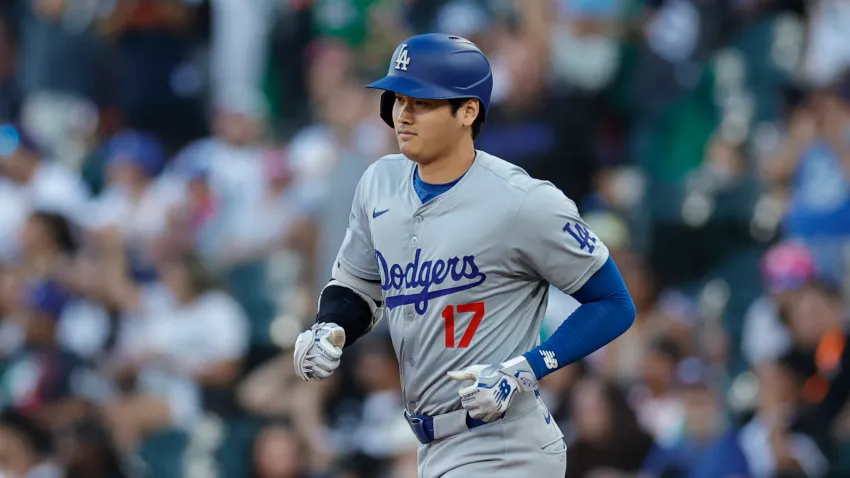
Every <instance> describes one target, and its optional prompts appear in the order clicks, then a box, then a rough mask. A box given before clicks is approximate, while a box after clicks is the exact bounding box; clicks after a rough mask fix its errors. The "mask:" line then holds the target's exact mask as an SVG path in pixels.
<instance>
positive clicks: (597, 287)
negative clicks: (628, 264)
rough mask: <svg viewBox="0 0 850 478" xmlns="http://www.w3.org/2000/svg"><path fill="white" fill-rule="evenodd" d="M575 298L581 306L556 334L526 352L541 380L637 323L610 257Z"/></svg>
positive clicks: (632, 305)
mask: <svg viewBox="0 0 850 478" xmlns="http://www.w3.org/2000/svg"><path fill="white" fill-rule="evenodd" d="M572 297H573V298H574V299H576V300H577V301H579V302H580V303H581V305H580V306H579V307H578V308H577V309H576V310H575V312H573V313H572V314H571V315H570V316H569V317H568V318H567V320H565V321H564V322H563V323H562V324H561V326H560V327H558V329H557V330H556V331H555V332H554V333H553V334H552V336H550V337H549V338H548V339H547V340H546V341H545V342H543V343H542V344H540V345H539V346H538V347H536V348H534V349H533V350H531V351H529V352H527V353H526V354H525V355H524V357H525V358H526V359H527V360H528V363H529V364H530V365H531V368H532V369H533V370H534V375H535V376H536V377H537V379H538V380H539V379H541V378H543V377H545V376H546V375H548V374H550V373H552V372H554V371H555V370H558V369H560V368H561V367H565V366H567V365H569V364H571V363H573V362H575V361H577V360H580V359H581V358H583V357H585V356H587V355H589V354H591V353H593V352H595V351H596V350H597V349H599V348H601V347H603V346H605V345H606V344H608V343H609V342H611V341H613V340H614V339H616V338H617V337H619V336H620V335H622V334H623V333H624V332H625V331H626V330H628V329H629V327H631V326H632V324H633V323H634V320H635V314H636V311H635V305H634V302H632V298H631V296H630V295H629V291H628V290H627V289H626V284H625V282H623V277H622V276H621V275H620V271H619V270H618V269H617V266H616V265H615V264H614V261H613V260H611V258H610V257H609V258H608V260H607V261H606V262H605V264H604V265H603V266H602V267H601V268H600V269H599V270H598V271H596V273H595V274H593V276H591V277H590V279H588V280H587V282H586V283H585V284H584V286H582V287H581V288H580V289H579V290H577V291H576V292H575V293H573V294H572Z"/></svg>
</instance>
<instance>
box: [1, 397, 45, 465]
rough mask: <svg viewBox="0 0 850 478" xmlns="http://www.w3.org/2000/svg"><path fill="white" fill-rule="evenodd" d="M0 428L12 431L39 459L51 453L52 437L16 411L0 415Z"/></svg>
mask: <svg viewBox="0 0 850 478" xmlns="http://www.w3.org/2000/svg"><path fill="white" fill-rule="evenodd" d="M0 428H6V429H9V430H12V431H13V432H14V433H16V434H18V435H20V436H21V438H23V440H24V441H26V443H27V444H28V445H29V446H30V448H32V451H33V452H34V453H35V454H36V455H38V456H39V457H42V458H45V457H47V456H50V454H52V453H53V437H52V436H51V435H50V432H49V431H48V430H47V429H46V428H44V427H43V426H42V425H41V424H40V423H38V422H37V421H36V420H35V419H33V418H31V417H29V416H27V415H24V414H23V413H21V412H19V411H17V410H12V409H10V410H5V411H3V412H2V413H0Z"/></svg>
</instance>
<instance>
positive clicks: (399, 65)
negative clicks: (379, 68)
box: [395, 43, 410, 71]
mask: <svg viewBox="0 0 850 478" xmlns="http://www.w3.org/2000/svg"><path fill="white" fill-rule="evenodd" d="M409 64H410V57H409V56H407V43H405V44H403V45H402V46H401V53H399V54H398V58H396V59H395V69H396V70H401V71H407V65H409Z"/></svg>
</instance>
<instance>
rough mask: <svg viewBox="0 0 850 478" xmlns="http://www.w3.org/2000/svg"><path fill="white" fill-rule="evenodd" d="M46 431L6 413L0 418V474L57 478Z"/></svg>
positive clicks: (14, 413)
mask: <svg viewBox="0 0 850 478" xmlns="http://www.w3.org/2000/svg"><path fill="white" fill-rule="evenodd" d="M53 453H54V447H53V439H52V437H51V436H50V433H49V431H47V430H46V429H44V427H42V426H41V425H40V424H39V423H38V422H36V421H35V420H33V419H32V418H30V417H27V416H26V415H24V414H22V413H20V412H18V411H15V410H7V411H4V412H3V413H2V414H0V474H2V475H3V476H9V477H21V478H60V477H62V476H63V473H62V470H61V469H60V468H59V467H57V466H56V464H55V463H53Z"/></svg>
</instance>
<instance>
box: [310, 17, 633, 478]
mask: <svg viewBox="0 0 850 478" xmlns="http://www.w3.org/2000/svg"><path fill="white" fill-rule="evenodd" d="M492 86H493V77H492V73H491V70H490V64H489V62H488V61H487V59H486V58H485V56H484V55H483V54H482V53H481V51H480V50H479V49H478V47H476V46H475V45H474V44H473V43H472V42H470V41H469V40H466V39H464V38H460V37H457V36H452V35H446V34H436V33H432V34H426V35H418V36H414V37H412V38H409V39H408V40H406V41H405V42H404V43H402V44H401V45H399V46H398V48H396V50H395V52H394V53H393V57H392V60H391V62H390V67H389V72H388V74H387V76H386V77H385V78H383V79H381V80H378V81H376V82H374V83H372V84H370V85H368V87H369V88H376V89H381V90H384V93H383V94H382V96H381V108H380V114H381V118H382V119H383V120H384V121H385V122H386V123H387V124H388V125H389V126H390V127H392V128H394V129H395V133H396V136H397V139H398V145H399V148H400V149H401V154H394V155H389V156H385V157H383V158H381V159H380V160H378V161H377V162H375V163H374V164H372V165H371V166H370V167H369V169H368V170H367V171H366V173H364V175H363V177H362V178H361V180H360V183H359V185H358V187H357V190H356V192H355V196H354V201H353V204H352V207H351V215H350V218H349V224H348V231H347V233H346V236H345V239H344V241H343V243H342V246H341V248H340V251H339V255H338V257H337V261H336V264H335V266H334V269H333V272H332V278H331V280H330V282H329V283H328V284H327V286H326V287H325V288H324V289H323V290H322V293H321V296H320V299H319V310H318V313H317V319H316V323H315V324H314V325H313V326H312V327H311V328H310V329H309V330H307V331H305V332H303V333H302V334H301V335H299V337H298V339H297V341H296V344H295V352H294V357H295V367H296V372H297V374H298V375H299V376H300V377H301V378H303V379H305V380H322V379H325V378H327V377H328V376H330V375H331V374H332V373H333V371H334V370H335V369H336V368H337V366H338V365H339V361H340V357H341V355H342V351H343V348H344V347H347V346H349V345H351V344H352V343H354V341H355V340H357V338H358V337H360V336H362V335H363V334H365V333H367V332H368V331H369V330H370V329H371V328H372V327H373V326H374V324H375V323H376V322H377V321H378V320H379V319H381V318H382V317H383V318H384V320H386V321H388V324H387V325H388V327H389V331H390V335H391V336H392V341H393V346H394V347H395V351H396V354H397V356H398V361H399V368H400V373H401V381H402V395H403V399H404V404H405V408H406V411H405V417H406V418H407V421H408V422H409V423H410V426H411V429H412V430H413V432H414V433H415V434H416V437H417V438H418V439H419V441H420V443H421V446H420V447H419V452H418V466H419V476H420V477H425V478H430V477H443V478H457V477H464V478H466V477H479V476H498V477H500V478H514V477H516V478H528V477H546V478H549V477H562V476H564V474H565V470H566V445H565V444H564V441H563V434H562V433H561V431H560V430H559V429H558V426H557V425H556V424H555V422H554V421H553V420H552V419H551V415H550V413H549V411H548V410H547V409H546V407H545V405H544V404H543V403H542V401H541V400H540V398H539V392H538V380H540V379H541V378H542V377H544V376H545V375H547V374H549V373H551V372H554V371H555V370H558V369H559V368H561V367H563V366H565V365H567V364H569V363H571V362H574V361H576V360H578V359H580V358H582V357H584V356H585V355H587V354H589V353H591V352H593V351H594V350H596V349H598V348H599V347H602V346H603V345H605V344H607V343H608V342H610V341H612V340H614V339H615V338H616V337H618V336H619V335H620V334H622V333H623V332H625V331H626V330H627V329H628V328H629V327H630V326H631V324H632V322H633V321H634V316H635V309H634V304H633V303H632V300H631V298H630V296H629V294H628V292H627V291H626V287H625V285H624V283H623V280H622V277H621V276H620V273H619V271H618V270H617V268H616V266H615V265H614V263H613V262H612V261H611V259H610V258H609V257H608V250H607V248H606V247H605V245H604V244H603V243H602V242H601V241H600V240H599V239H598V238H597V237H595V236H594V235H593V233H592V232H591V231H590V230H589V229H588V227H587V225H586V224H585V223H584V222H583V221H582V220H581V218H580V217H579V214H578V211H577V209H576V206H575V204H574V203H573V202H572V201H571V200H569V199H568V198H567V197H566V196H564V194H563V193H562V192H561V191H560V190H558V189H557V188H555V187H554V186H553V185H552V184H551V183H549V182H545V181H539V180H537V179H533V178H531V177H529V176H528V175H527V174H526V173H525V171H523V170H522V169H520V168H518V167H516V166H513V165H511V164H510V163H507V162H506V161H503V160H501V159H499V158H496V157H494V156H491V155H489V154H487V153H485V152H483V151H477V150H476V149H475V147H474V144H473V140H474V139H475V136H476V135H477V134H478V132H479V131H480V130H481V127H482V125H483V124H484V120H485V117H486V113H487V109H488V107H489V102H490V93H491V90H492ZM549 284H552V285H554V286H556V287H558V288H559V289H561V290H562V291H564V292H566V293H567V294H571V295H572V296H573V297H575V298H576V299H577V300H578V301H579V302H580V303H581V304H582V305H581V306H580V307H579V308H578V309H577V310H576V311H575V312H573V314H572V315H571V316H570V317H569V318H568V320H566V321H564V323H563V324H562V325H561V326H560V327H559V328H558V330H556V331H555V332H554V333H553V334H552V336H551V337H550V338H549V339H547V340H546V341H545V342H544V343H542V344H540V343H539V342H540V339H539V335H538V331H539V330H540V326H541V322H542V321H543V316H544V313H545V311H546V303H547V291H548V285H549Z"/></svg>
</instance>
